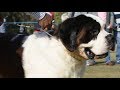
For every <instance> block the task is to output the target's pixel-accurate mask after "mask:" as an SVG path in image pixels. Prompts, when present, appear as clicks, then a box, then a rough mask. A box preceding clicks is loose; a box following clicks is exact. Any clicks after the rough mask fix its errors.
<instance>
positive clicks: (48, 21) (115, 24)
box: [0, 12, 120, 66]
mask: <svg viewBox="0 0 120 90" xmlns="http://www.w3.org/2000/svg"><path fill="white" fill-rule="evenodd" d="M26 14H29V15H31V16H33V17H34V18H35V19H36V20H37V21H38V23H37V24H35V25H34V26H35V32H36V31H39V30H40V29H39V28H41V29H42V30H50V29H51V28H52V29H54V28H55V27H54V25H52V22H54V17H55V16H54V12H26ZM67 14H68V17H69V18H71V17H76V16H78V15H81V14H93V15H96V16H98V17H100V18H101V19H102V20H103V21H105V22H106V25H105V26H106V31H107V32H109V33H112V34H113V35H114V37H115V41H116V46H117V47H116V61H114V60H111V56H110V52H109V53H108V56H107V57H106V58H105V64H106V65H115V64H120V12H67ZM5 22H6V19H5V18H0V35H1V34H4V33H6V25H5ZM24 31H25V30H24V28H23V27H22V25H20V33H23V32H24ZM95 64H96V60H87V63H86V65H87V66H91V65H95Z"/></svg>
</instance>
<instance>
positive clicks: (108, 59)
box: [105, 51, 111, 63]
mask: <svg viewBox="0 0 120 90" xmlns="http://www.w3.org/2000/svg"><path fill="white" fill-rule="evenodd" d="M110 61H111V58H110V51H109V52H108V56H107V57H106V58H105V63H108V62H110Z"/></svg>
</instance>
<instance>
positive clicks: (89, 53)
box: [84, 48, 108, 59]
mask: <svg viewBox="0 0 120 90" xmlns="http://www.w3.org/2000/svg"><path fill="white" fill-rule="evenodd" d="M84 52H85V54H86V56H87V57H88V59H102V58H105V57H106V56H107V55H108V52H107V53H104V54H101V55H95V54H94V53H93V52H92V51H91V50H90V48H85V49H84Z"/></svg>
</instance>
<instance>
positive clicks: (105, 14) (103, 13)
mask: <svg viewBox="0 0 120 90" xmlns="http://www.w3.org/2000/svg"><path fill="white" fill-rule="evenodd" d="M98 16H99V17H100V18H101V19H102V20H103V21H105V22H106V16H107V12H98Z"/></svg>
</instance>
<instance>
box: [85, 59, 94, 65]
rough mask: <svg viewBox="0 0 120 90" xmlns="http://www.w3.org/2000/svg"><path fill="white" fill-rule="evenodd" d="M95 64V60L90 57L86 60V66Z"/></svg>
mask: <svg viewBox="0 0 120 90" xmlns="http://www.w3.org/2000/svg"><path fill="white" fill-rule="evenodd" d="M95 64H96V62H95V60H92V59H90V60H87V61H86V66H93V65H95Z"/></svg>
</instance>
